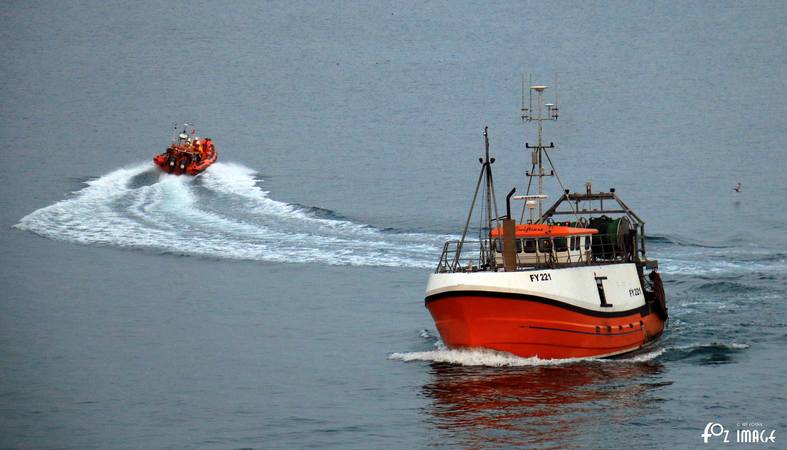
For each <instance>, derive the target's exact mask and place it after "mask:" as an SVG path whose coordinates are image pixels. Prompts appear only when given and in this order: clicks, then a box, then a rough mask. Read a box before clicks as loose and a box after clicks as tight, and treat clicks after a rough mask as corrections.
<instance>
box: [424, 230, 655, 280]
mask: <svg viewBox="0 0 787 450" xmlns="http://www.w3.org/2000/svg"><path fill="white" fill-rule="evenodd" d="M541 239H543V238H541ZM558 239H564V238H558ZM555 240H556V239H554V238H552V239H551V240H550V241H549V242H550V243H551V245H550V246H549V247H550V249H549V250H547V251H544V249H543V247H542V245H541V244H539V243H538V240H537V241H536V246H537V247H538V251H535V249H533V250H534V251H532V252H528V251H526V249H525V247H526V245H523V244H518V245H517V250H518V251H517V252H516V255H517V270H530V269H543V268H556V267H570V266H579V265H589V264H613V263H621V262H636V261H639V259H638V256H639V255H638V254H637V251H636V248H635V244H634V242H626V241H625V240H621V239H620V238H619V236H618V235H616V234H611V235H598V234H596V235H593V238H592V243H591V245H590V248H588V249H587V250H586V249H585V246H584V245H581V246H580V248H579V250H578V251H577V250H572V249H571V248H569V247H570V244H569V242H570V241H568V240H566V239H564V240H563V242H558V245H556V243H555ZM493 242H494V241H493ZM520 242H521V241H520ZM564 242H565V243H566V244H564ZM491 245H495V244H491ZM500 245H502V242H501V243H500ZM572 253H573V254H572ZM502 267H503V259H502V253H500V252H497V251H495V249H494V248H490V244H489V242H488V241H464V242H461V241H448V242H446V243H445V244H444V245H443V251H442V253H441V255H440V261H439V262H438V264H437V268H436V269H435V273H453V272H478V271H486V270H502Z"/></svg>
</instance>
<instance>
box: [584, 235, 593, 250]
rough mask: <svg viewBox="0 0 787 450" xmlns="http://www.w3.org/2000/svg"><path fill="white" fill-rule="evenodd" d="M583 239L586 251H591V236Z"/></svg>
mask: <svg viewBox="0 0 787 450" xmlns="http://www.w3.org/2000/svg"><path fill="white" fill-rule="evenodd" d="M582 239H584V240H585V250H590V241H591V238H590V236H582Z"/></svg>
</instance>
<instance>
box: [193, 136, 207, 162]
mask: <svg viewBox="0 0 787 450" xmlns="http://www.w3.org/2000/svg"><path fill="white" fill-rule="evenodd" d="M194 151H195V152H197V162H199V161H202V158H204V156H205V155H203V154H202V142H200V140H199V138H195V139H194Z"/></svg>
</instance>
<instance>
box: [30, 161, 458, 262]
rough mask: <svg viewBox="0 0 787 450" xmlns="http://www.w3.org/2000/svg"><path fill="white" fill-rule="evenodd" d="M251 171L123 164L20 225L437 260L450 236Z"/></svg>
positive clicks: (343, 258) (294, 251)
mask: <svg viewBox="0 0 787 450" xmlns="http://www.w3.org/2000/svg"><path fill="white" fill-rule="evenodd" d="M260 183H262V180H258V179H257V178H255V172H254V171H253V170H252V169H249V168H247V167H244V166H242V165H238V164H233V163H221V162H219V163H216V164H214V165H213V166H212V167H211V168H210V170H208V171H206V172H205V173H204V174H202V175H201V176H198V177H195V178H192V177H185V176H181V177H177V176H170V175H168V174H165V173H162V172H161V171H160V170H158V168H157V167H155V166H153V165H151V164H150V163H144V164H139V165H136V166H133V167H130V168H124V169H118V170H115V171H113V172H110V173H109V174H106V175H104V176H101V177H99V178H97V179H95V180H90V181H88V182H87V187H85V188H84V189H82V190H80V191H78V192H75V193H74V194H73V195H72V197H71V198H69V199H67V200H63V201H60V202H58V203H55V204H54V205H51V206H47V207H45V208H42V209H39V210H37V211H35V212H33V213H31V214H30V215H28V216H25V217H24V218H22V220H21V221H20V223H19V224H18V225H17V227H18V228H20V229H23V230H28V231H32V232H34V233H37V234H39V235H41V236H45V237H49V238H53V239H62V240H66V241H71V242H77V243H81V244H97V245H113V246H118V247H128V248H140V249H152V250H158V251H161V252H165V253H171V254H176V255H199V256H208V257H216V258H231V259H247V260H258V261H272V262H296V263H318V264H333V265H363V266H392V267H400V266H404V267H421V268H429V267H432V265H433V263H434V261H433V259H434V256H435V253H436V251H437V249H438V248H439V247H438V246H439V245H442V243H443V242H444V241H445V240H446V239H448V238H449V236H437V235H428V234H419V233H403V232H396V231H393V230H387V231H386V230H380V229H377V228H374V227H372V226H369V225H363V224H357V223H353V222H351V221H349V220H347V219H344V218H342V217H340V216H338V215H337V214H335V213H333V212H332V211H328V210H323V209H320V208H317V207H306V206H300V205H292V204H287V203H283V202H279V201H276V200H272V199H271V198H269V196H268V192H266V191H264V190H263V189H262V188H261V187H260V185H259V184H260Z"/></svg>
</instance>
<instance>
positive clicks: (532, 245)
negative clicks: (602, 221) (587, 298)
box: [490, 224, 598, 267]
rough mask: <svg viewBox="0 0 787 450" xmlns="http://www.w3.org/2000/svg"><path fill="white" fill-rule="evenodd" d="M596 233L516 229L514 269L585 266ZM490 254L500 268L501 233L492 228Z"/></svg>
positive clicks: (539, 227) (542, 227) (555, 228)
mask: <svg viewBox="0 0 787 450" xmlns="http://www.w3.org/2000/svg"><path fill="white" fill-rule="evenodd" d="M597 233H598V230H596V229H593V228H574V227H570V226H560V225H546V224H520V225H517V226H516V230H515V240H514V245H515V246H516V249H515V253H516V264H517V266H518V267H532V266H539V265H544V264H547V265H555V264H579V263H588V262H589V261H590V260H591V257H592V236H593V235H594V234H597ZM490 237H491V242H492V249H491V250H492V255H493V256H494V258H495V263H496V264H497V265H498V266H500V267H502V266H503V264H504V257H503V245H504V244H503V232H502V229H501V228H496V229H494V230H492V232H491V233H490Z"/></svg>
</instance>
